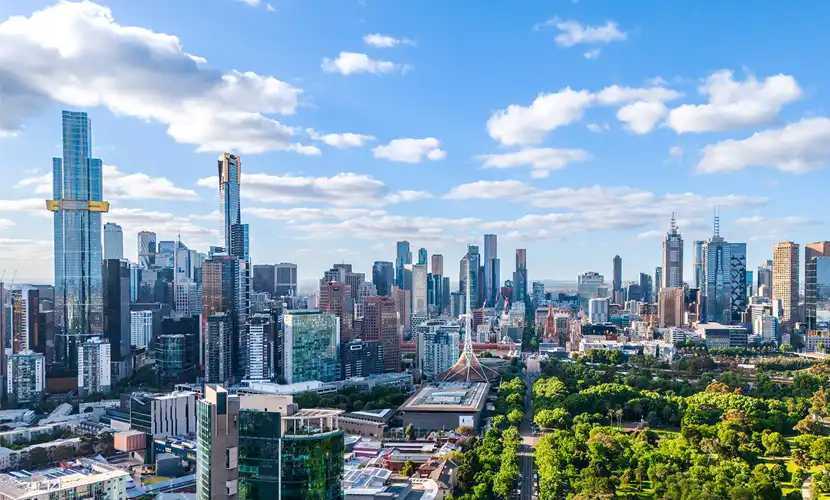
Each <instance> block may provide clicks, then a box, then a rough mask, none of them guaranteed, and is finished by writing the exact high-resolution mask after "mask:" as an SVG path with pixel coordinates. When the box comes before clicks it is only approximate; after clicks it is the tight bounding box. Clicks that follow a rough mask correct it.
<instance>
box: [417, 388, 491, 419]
mask: <svg viewBox="0 0 830 500" xmlns="http://www.w3.org/2000/svg"><path fill="white" fill-rule="evenodd" d="M489 390H490V384H488V383H486V382H441V383H439V384H434V385H427V386H424V387H422V388H421V390H420V391H418V392H417V393H416V394H415V395H414V396H412V397H410V398H409V399H408V400H406V402H404V404H403V405H401V407H400V410H401V411H410V412H411V411H421V412H454V411H464V412H470V411H481V409H482V408H484V403H485V401H486V396H487V392H489Z"/></svg>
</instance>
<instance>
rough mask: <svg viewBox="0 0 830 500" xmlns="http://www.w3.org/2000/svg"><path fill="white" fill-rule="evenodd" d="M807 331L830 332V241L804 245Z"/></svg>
mask: <svg viewBox="0 0 830 500" xmlns="http://www.w3.org/2000/svg"><path fill="white" fill-rule="evenodd" d="M804 312H805V316H806V318H805V320H806V323H807V330H808V331H810V330H830V241H819V242H816V243H808V244H806V245H804Z"/></svg>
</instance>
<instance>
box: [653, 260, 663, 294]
mask: <svg viewBox="0 0 830 500" xmlns="http://www.w3.org/2000/svg"><path fill="white" fill-rule="evenodd" d="M662 290H663V267H662V266H657V267H655V268H654V295H653V296H654V297H659V296H660V292H661V291H662Z"/></svg>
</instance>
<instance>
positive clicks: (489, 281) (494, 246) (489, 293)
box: [482, 234, 501, 307]
mask: <svg viewBox="0 0 830 500" xmlns="http://www.w3.org/2000/svg"><path fill="white" fill-rule="evenodd" d="M500 287H501V275H500V263H499V254H498V239H497V236H496V235H495V234H485V235H484V293H483V294H482V295H483V297H484V299H485V301H486V302H487V305H489V306H490V307H496V302H498V297H499V288H500Z"/></svg>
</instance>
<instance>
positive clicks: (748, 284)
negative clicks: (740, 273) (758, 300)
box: [746, 270, 755, 300]
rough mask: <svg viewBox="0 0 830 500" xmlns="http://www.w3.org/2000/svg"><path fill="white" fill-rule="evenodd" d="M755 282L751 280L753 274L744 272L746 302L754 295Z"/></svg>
mask: <svg viewBox="0 0 830 500" xmlns="http://www.w3.org/2000/svg"><path fill="white" fill-rule="evenodd" d="M754 282H755V280H754V279H753V273H752V271H750V270H747V271H746V296H747V300H748V299H749V298H750V297H752V296H753V295H754V290H755V289H754V287H753V284H754Z"/></svg>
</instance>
